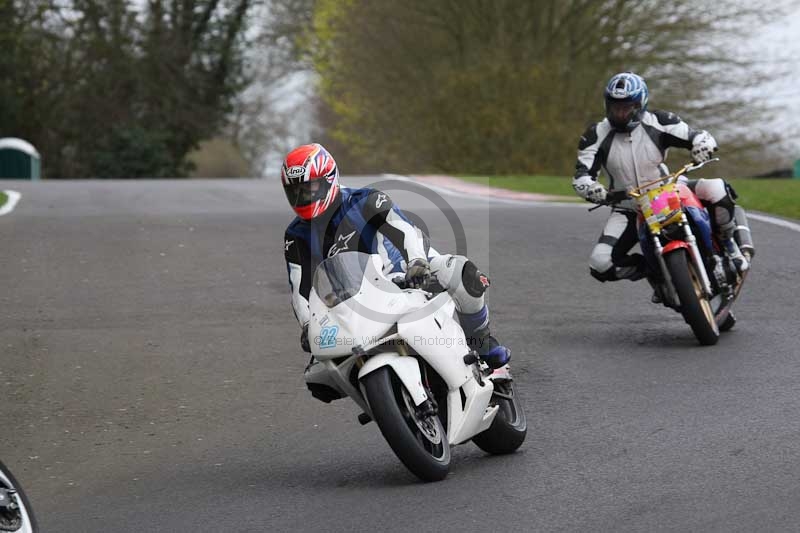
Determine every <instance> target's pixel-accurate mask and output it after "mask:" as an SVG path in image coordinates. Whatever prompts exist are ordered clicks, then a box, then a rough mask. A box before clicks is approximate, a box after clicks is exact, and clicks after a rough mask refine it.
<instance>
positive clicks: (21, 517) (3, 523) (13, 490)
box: [0, 462, 38, 533]
mask: <svg viewBox="0 0 800 533" xmlns="http://www.w3.org/2000/svg"><path fill="white" fill-rule="evenodd" d="M0 531H14V532H19V533H35V532H36V531H38V529H37V527H36V519H35V518H34V516H33V510H32V509H31V504H30V502H29V501H28V497H27V496H26V495H25V492H23V490H22V487H20V485H19V482H18V481H17V480H16V479H15V478H14V476H13V475H12V474H11V472H10V471H9V470H8V469H7V468H6V466H5V465H4V464H3V463H2V462H0Z"/></svg>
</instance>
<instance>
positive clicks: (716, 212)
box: [572, 111, 748, 281]
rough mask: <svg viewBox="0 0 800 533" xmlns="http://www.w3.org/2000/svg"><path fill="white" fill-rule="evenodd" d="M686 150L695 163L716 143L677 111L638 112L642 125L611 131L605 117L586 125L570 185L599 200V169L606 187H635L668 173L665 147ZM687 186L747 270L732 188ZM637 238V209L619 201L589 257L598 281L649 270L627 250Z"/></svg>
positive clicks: (710, 183)
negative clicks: (736, 234)
mask: <svg viewBox="0 0 800 533" xmlns="http://www.w3.org/2000/svg"><path fill="white" fill-rule="evenodd" d="M672 147H677V148H685V149H687V150H690V151H691V153H692V157H693V158H694V159H695V161H696V162H702V161H704V160H708V159H710V157H711V153H712V152H713V151H714V150H716V141H714V138H713V137H712V136H711V135H710V134H709V133H708V132H706V131H703V130H694V129H692V128H691V127H689V125H688V124H686V122H684V121H683V120H681V119H680V118H679V117H678V116H677V115H675V114H674V113H670V112H665V111H652V112H649V111H644V112H642V120H641V124H640V125H639V126H638V127H636V128H634V129H633V130H632V131H630V132H619V131H617V130H615V129H614V128H613V127H612V126H611V124H610V123H609V121H608V119H604V120H603V121H601V122H598V123H597V124H594V125H592V126H590V127H589V128H588V129H587V130H586V132H585V133H584V134H583V136H582V137H581V140H580V142H579V144H578V161H577V164H576V165H575V176H574V178H573V180H572V186H573V188H574V189H575V191H576V192H577V193H578V194H579V195H580V196H581V197H583V198H585V199H587V200H589V201H593V202H598V203H599V202H601V201H602V200H604V199H605V194H606V189H605V187H604V186H603V185H602V184H601V183H599V182H598V181H597V176H598V173H599V172H600V170H601V169H602V170H603V171H604V173H605V174H606V176H607V177H608V181H609V189H611V190H623V189H628V188H630V187H636V186H639V185H641V184H643V183H646V182H648V181H652V180H654V179H657V178H659V177H661V176H665V175H667V174H668V169H667V167H666V165H665V164H664V161H665V160H666V158H667V151H668V150H669V148H672ZM687 185H688V186H689V187H690V188H691V189H692V190H693V191H694V192H695V194H696V195H697V196H698V198H700V200H701V201H703V202H704V203H705V204H706V205H707V207H709V208H710V211H711V213H712V217H711V219H712V226H713V227H714V230H715V231H716V232H717V234H718V236H719V237H720V242H721V243H722V244H723V246H724V247H725V250H726V253H728V255H729V256H730V257H731V259H732V260H733V262H734V264H735V265H736V267H737V268H738V269H739V270H740V271H743V270H746V269H747V268H748V263H747V259H746V258H745V257H744V256H743V255H742V253H741V252H740V250H739V248H738V246H737V245H736V242H735V240H734V239H733V233H734V230H735V229H736V222H735V219H734V206H735V204H734V200H735V193H734V192H733V189H732V188H731V187H730V186H729V185H728V184H727V183H726V182H725V181H724V180H722V179H719V178H717V179H700V180H690V181H688V182H687ZM637 242H638V235H637V231H636V211H635V204H634V202H633V201H632V200H626V201H623V202H621V203H619V204H617V205H616V206H615V207H614V208H613V209H612V212H611V215H610V216H609V218H608V221H607V222H606V225H605V227H604V229H603V231H602V234H601V235H600V239H599V240H598V242H597V244H596V245H595V246H594V249H593V250H592V253H591V256H590V257H589V267H590V272H591V274H592V276H594V277H595V278H597V279H598V280H600V281H616V280H620V279H630V280H638V279H641V278H642V277H644V276H645V275H646V274H647V266H646V262H645V260H644V258H643V257H642V255H641V254H630V255H628V252H629V251H630V250H631V248H633V246H634V245H636V243H637Z"/></svg>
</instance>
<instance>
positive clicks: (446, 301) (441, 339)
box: [306, 252, 497, 444]
mask: <svg viewBox="0 0 800 533" xmlns="http://www.w3.org/2000/svg"><path fill="white" fill-rule="evenodd" d="M348 253H353V252H348ZM381 269H382V264H381V261H380V256H379V255H372V256H369V262H368V263H367V265H366V267H365V269H364V275H363V278H362V279H361V284H360V286H359V287H358V291H357V292H356V293H355V294H352V295H350V296H349V298H348V299H346V300H344V301H343V302H341V303H338V304H337V305H334V306H333V307H330V308H329V307H327V306H326V305H325V303H324V302H323V300H322V298H321V297H320V296H319V295H318V294H317V290H316V288H312V290H311V294H310V297H309V305H310V312H311V317H310V318H311V320H310V323H309V341H310V343H311V351H312V354H313V355H314V357H315V359H317V360H318V361H320V363H317V364H315V365H313V366H312V367H311V369H310V370H308V371H307V372H306V381H308V382H312V381H313V382H315V383H326V382H327V383H330V384H331V385H332V386H334V382H338V383H339V384H341V385H344V384H345V380H344V377H345V376H343V375H342V374H341V372H340V371H337V370H336V369H337V368H338V367H337V365H340V366H345V365H352V364H353V360H354V359H355V358H358V357H361V356H360V355H358V354H359V353H361V354H363V353H364V352H368V351H369V350H370V349H371V348H375V347H376V346H379V345H380V344H381V343H383V342H385V341H386V340H387V339H392V338H395V339H396V338H400V339H402V340H403V341H404V344H405V346H402V348H404V349H405V348H413V350H414V351H415V352H416V353H417V354H418V355H419V356H420V357H421V358H423V359H424V360H425V361H426V362H427V363H428V365H430V367H431V368H432V369H433V370H434V371H435V372H436V373H437V374H438V375H439V376H440V377H441V378H442V379H443V381H444V382H445V383H446V384H447V387H448V401H447V421H448V424H447V425H448V428H447V433H448V440H449V442H450V443H451V444H459V443H461V442H465V441H467V440H469V439H471V438H472V437H473V436H475V435H476V434H478V433H480V432H481V431H484V430H485V429H488V427H489V426H490V425H491V423H492V421H493V419H494V416H495V414H496V412H497V407H496V406H493V407H489V401H490V399H491V396H492V392H493V385H492V382H491V380H484V379H481V378H480V374H479V372H478V371H477V367H476V366H475V365H474V364H473V365H467V364H466V363H465V362H464V356H465V355H467V354H468V353H469V352H470V347H469V346H468V345H467V341H466V338H465V336H464V331H463V330H462V328H461V326H460V324H459V323H458V322H457V321H456V320H455V318H454V311H455V304H454V302H453V300H452V298H451V297H450V295H449V294H447V293H446V292H443V293H440V294H438V295H436V296H435V297H433V298H430V299H429V297H428V294H427V293H425V292H424V291H421V290H403V289H400V288H399V287H397V285H395V284H394V283H393V282H392V281H391V280H390V279H388V278H387V277H386V276H385V275H384V274H383V273H382V271H381ZM395 326H396V328H397V329H396V333H395V330H394V328H395ZM354 348H358V349H357V350H355V352H354ZM343 356H350V357H347V359H346V360H344V361H341V360H340V359H338V358H341V357H343ZM334 359H336V361H333V360H334ZM340 361H341V362H340ZM384 366H389V367H391V368H392V370H393V372H394V374H395V375H396V376H397V377H398V378H399V379H400V381H401V382H402V383H403V385H404V387H405V388H406V390H407V391H408V392H409V394H410V396H411V398H412V400H413V401H414V403H415V404H416V405H419V404H421V403H422V402H424V401H425V400H426V399H427V398H428V395H427V393H426V391H425V387H424V386H423V384H422V381H423V379H422V373H421V371H420V365H419V362H418V360H417V359H416V358H415V357H412V356H408V355H405V354H404V353H400V351H398V350H397V349H395V348H394V347H392V348H389V349H388V350H386V351H380V352H379V353H375V354H370V355H368V356H367V357H365V361H364V363H363V366H361V367H360V368H359V371H358V378H359V380H360V379H361V378H363V377H364V376H366V375H368V374H369V373H371V372H373V371H375V370H377V369H378V368H382V367H384ZM429 371H430V370H429ZM326 372H327V373H330V374H331V378H332V379H330V380H326V379H325V378H324V377H323V376H322V375H321V374H322V373H326ZM334 373H335V374H336V376H334V375H333V374H334ZM312 376H313V377H312ZM334 377H335V379H333V378H334ZM334 388H336V389H337V390H339V391H340V392H342V393H343V394H348V395H350V396H353V393H354V392H355V391H354V389H352V387H349V386H334ZM353 399H354V400H355V401H356V403H358V404H359V405H360V406H362V407H364V406H365V402H364V400H363V398H362V397H359V398H356V397H353ZM439 408H440V409H442V408H444V406H441V405H440V407H439ZM365 410H366V409H365ZM369 414H371V413H369Z"/></svg>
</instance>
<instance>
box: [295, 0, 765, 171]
mask: <svg viewBox="0 0 800 533" xmlns="http://www.w3.org/2000/svg"><path fill="white" fill-rule="evenodd" d="M776 9H777V8H769V9H765V8H763V7H759V8H747V7H742V5H741V3H740V2H738V1H726V0H718V1H716V2H713V5H712V3H711V2H705V3H704V2H703V1H689V0H680V1H677V2H671V3H667V4H665V3H663V2H658V1H656V0H642V1H640V2H628V1H625V0H601V1H597V0H531V1H528V2H518V1H515V0H492V1H490V0H459V1H456V0H439V1H434V2H431V1H428V0H407V1H405V2H402V3H393V2H371V1H368V0H319V1H318V7H317V10H316V12H315V17H314V25H313V29H314V32H313V39H311V40H310V44H309V50H310V53H311V54H312V57H313V59H314V64H315V67H316V69H317V71H318V72H319V74H320V77H321V83H320V91H321V95H322V98H323V99H324V101H325V103H326V104H327V105H328V106H329V107H330V109H331V111H332V117H333V121H332V123H331V124H330V131H329V133H330V134H331V136H332V137H333V138H334V139H336V140H337V141H339V142H341V143H342V144H344V145H347V146H349V147H350V148H351V154H350V155H351V159H350V161H348V168H351V169H354V170H355V169H357V170H361V171H376V170H381V171H383V170H387V169H392V170H395V171H445V172H452V173H486V174H509V173H558V174H569V173H570V172H571V169H572V166H573V165H574V155H575V147H576V145H577V138H578V137H579V135H580V133H581V132H582V131H583V130H584V128H585V126H586V124H587V123H588V122H590V121H592V120H596V119H598V118H600V116H602V115H601V113H602V88H603V85H604V83H605V81H606V80H607V79H608V78H609V77H610V76H611V75H612V74H614V73H615V72H618V71H622V70H633V71H636V72H638V73H640V74H642V75H643V76H645V78H646V79H649V80H650V81H651V92H652V94H653V99H652V101H651V104H652V105H653V106H655V107H664V108H667V109H670V110H674V111H677V112H679V113H681V114H682V115H684V118H686V119H687V120H689V121H690V122H691V123H692V124H694V125H696V126H697V127H704V128H706V129H709V130H712V131H715V133H716V134H717V135H718V137H719V138H720V141H721V142H722V144H723V146H724V147H725V148H726V152H725V153H726V155H730V156H735V155H736V154H739V153H744V152H742V151H743V150H745V149H747V148H748V147H749V144H752V143H749V142H748V141H747V139H745V138H743V137H742V136H741V132H740V131H736V130H735V128H734V129H732V128H729V127H728V126H729V124H730V122H729V121H730V120H733V121H734V122H733V123H734V124H736V123H739V124H742V123H747V121H748V117H749V116H750V114H751V113H752V114H763V113H764V111H763V109H762V108H763V106H758V105H753V103H752V102H750V101H748V102H747V103H746V105H745V103H744V102H743V101H742V100H741V99H740V95H737V94H735V93H733V94H726V95H725V97H724V98H720V97H719V96H718V95H719V94H720V91H719V87H725V86H726V85H725V81H726V78H727V77H729V76H732V75H733V74H735V73H737V72H738V73H741V69H743V68H749V69H750V76H751V79H752V77H753V76H755V77H757V76H758V74H757V73H754V72H753V70H752V67H753V66H752V64H747V63H745V62H744V61H742V60H740V59H739V58H734V57H729V56H728V54H727V52H726V50H725V49H723V48H722V47H721V46H719V45H712V44H710V43H715V42H719V40H718V39H715V37H716V36H719V35H720V34H721V33H723V32H731V31H744V30H745V29H747V27H748V26H752V25H753V24H755V23H756V22H758V21H759V20H762V19H764V18H765V17H768V16H772V15H774V14H775V13H776ZM353 28H358V31H353ZM751 137H752V135H751ZM732 159H734V158H731V160H732Z"/></svg>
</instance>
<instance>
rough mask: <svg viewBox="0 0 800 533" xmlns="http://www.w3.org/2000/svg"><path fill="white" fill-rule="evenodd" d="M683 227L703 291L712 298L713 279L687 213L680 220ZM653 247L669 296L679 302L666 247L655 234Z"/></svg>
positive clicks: (691, 258) (690, 256) (690, 255)
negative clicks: (668, 264)
mask: <svg viewBox="0 0 800 533" xmlns="http://www.w3.org/2000/svg"><path fill="white" fill-rule="evenodd" d="M678 224H680V225H681V226H682V227H683V231H684V234H685V235H686V244H688V245H689V258H690V260H691V261H692V263H693V264H694V267H695V271H696V272H697V275H698V276H699V277H700V284H701V286H702V289H703V293H704V294H705V296H706V297H708V298H709V299H711V297H712V296H713V292H712V289H711V281H710V280H709V279H708V273H707V272H706V267H705V263H704V262H703V256H702V254H701V253H700V248H698V246H697V239H696V238H695V236H694V233H692V229H691V228H690V227H689V224H688V221H687V219H686V215H685V214H684V215H683V216H682V218H681V221H680V222H678ZM652 237H653V248H654V251H655V255H656V259H657V260H658V266H659V267H660V268H661V273H662V275H663V276H664V285H665V287H666V292H667V297H668V298H669V299H670V300H672V301H673V302H675V303H678V293H677V292H676V291H675V286H674V285H673V283H672V276H671V275H670V273H669V270H668V269H667V264H666V262H665V261H664V247H663V246H661V239H660V238H659V236H658V235H653V236H652Z"/></svg>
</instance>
